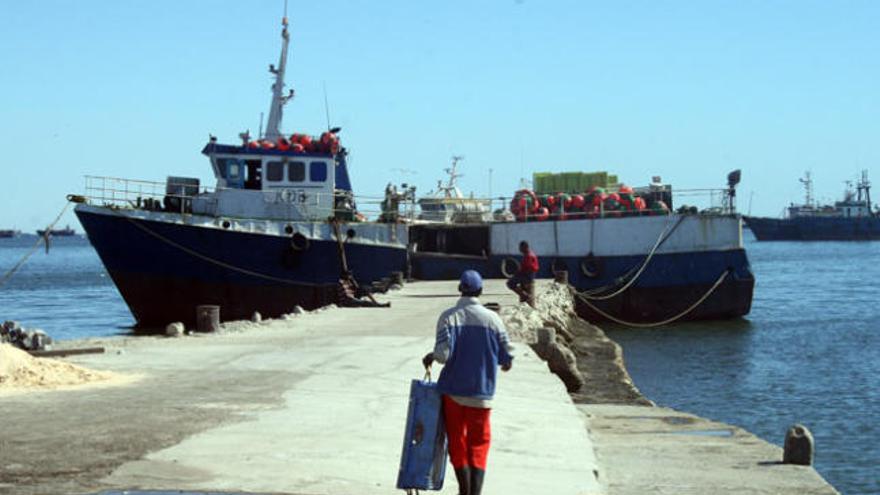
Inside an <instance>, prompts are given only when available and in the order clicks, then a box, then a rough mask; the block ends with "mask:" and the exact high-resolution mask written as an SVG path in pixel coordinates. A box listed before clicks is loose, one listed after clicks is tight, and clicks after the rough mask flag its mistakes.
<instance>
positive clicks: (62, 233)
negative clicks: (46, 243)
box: [37, 225, 76, 237]
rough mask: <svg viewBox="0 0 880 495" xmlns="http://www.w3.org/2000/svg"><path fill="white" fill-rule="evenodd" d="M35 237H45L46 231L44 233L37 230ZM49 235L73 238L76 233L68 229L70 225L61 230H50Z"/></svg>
mask: <svg viewBox="0 0 880 495" xmlns="http://www.w3.org/2000/svg"><path fill="white" fill-rule="evenodd" d="M37 235H38V236H41V237H42V236H45V235H46V231H45V230H38V231H37ZM49 235H50V236H52V237H70V236H74V235H76V231H75V230H73V229H72V228H70V225H67V226H66V227H64V228H63V229H52V230H50V231H49Z"/></svg>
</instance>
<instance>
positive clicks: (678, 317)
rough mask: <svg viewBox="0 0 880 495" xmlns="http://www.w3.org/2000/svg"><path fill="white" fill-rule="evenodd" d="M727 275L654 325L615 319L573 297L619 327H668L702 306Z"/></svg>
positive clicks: (584, 299)
mask: <svg viewBox="0 0 880 495" xmlns="http://www.w3.org/2000/svg"><path fill="white" fill-rule="evenodd" d="M729 274H730V270H724V271H723V272H722V273H721V276H720V277H718V280H716V281H715V283H714V284H713V285H712V287H710V288H709V290H708V291H706V293H705V294H703V297H701V298H700V299H698V300H697V302H695V303H693V304H692V305H690V306H689V307H688V308H687V309H685V310H684V311H682V312H681V313H679V314H677V315H675V316H673V317H672V318H667V319H665V320H663V321H658V322H655V323H637V322H631V321H625V320H622V319H620V318H617V317H615V316H612V315H610V314H608V313H606V312H605V311H602V310H601V309H599V308H597V307H596V306H595V305H594V304H593V303H591V302H590V301H589V300H588V299H586V298H584V297H582V296H581V294H579V293H578V292H577V291H575V295H576V296H577V297H578V299H580V300H581V301H583V303H584V304H586V305H587V306H588V307H589V308H590V309H592V310H593V311H595V312H596V313H598V314H599V315H601V316H603V317H605V318H606V319H608V320H611V321H613V322H614V323H619V324H621V325H624V326H628V327H633V328H653V327H659V326H663V325H668V324H670V323H672V322H674V321H677V320H679V319H681V318H684V317H685V316H687V315H688V314H689V313H690V312H691V311H693V310H695V309H696V308H697V307H698V306H699V305H700V304H703V301H705V300H706V299H707V298H708V297H709V296H711V295H712V293H714V292H715V289H717V288H718V286H719V285H721V283H722V282H724V280H725V279H726V278H727V276H728V275H729Z"/></svg>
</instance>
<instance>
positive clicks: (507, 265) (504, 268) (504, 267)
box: [501, 256, 519, 278]
mask: <svg viewBox="0 0 880 495" xmlns="http://www.w3.org/2000/svg"><path fill="white" fill-rule="evenodd" d="M511 268H512V269H511ZM518 271H519V261H516V259H514V258H512V257H510V256H508V257H507V258H504V259H503V260H501V274H502V275H504V278H511V277H513V276H514V274H516V272H518Z"/></svg>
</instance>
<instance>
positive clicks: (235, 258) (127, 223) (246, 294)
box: [69, 16, 408, 328]
mask: <svg viewBox="0 0 880 495" xmlns="http://www.w3.org/2000/svg"><path fill="white" fill-rule="evenodd" d="M281 24H282V26H281V38H282V40H281V42H282V45H281V54H280V57H279V63H278V66H277V67H276V66H274V65H270V68H269V70H270V72H271V73H272V75H273V76H274V83H273V85H272V99H271V103H270V108H269V117H268V120H267V125H266V128H265V131H263V130H262V129H261V130H260V132H259V133H258V136H256V137H254V138H252V137H251V135H250V133H249V132H243V133H241V134H240V135H239V138H240V142H238V143H235V144H221V143H220V142H219V141H218V140H217V138H216V137H213V136H211V137H210V139H209V141H208V143H207V144H206V145H205V146H204V148H203V149H202V153H203V154H204V155H205V156H206V157H207V158H208V161H209V164H210V166H211V170H212V172H213V175H214V177H215V178H216V185H215V186H214V187H203V186H202V185H201V184H200V182H199V180H198V179H195V178H186V177H175V176H169V177H168V178H167V180H166V182H165V183H156V182H149V181H137V180H126V179H113V178H107V177H87V178H86V192H85V194H84V195H71V196H69V199H70V200H72V201H74V202H77V203H78V204H77V206H76V208H75V212H76V215H77V217H78V218H79V220H80V222H81V223H82V226H83V228H84V229H85V231H86V234H87V235H88V238H89V240H90V241H91V244H92V245H93V246H94V248H95V250H96V251H97V253H98V255H99V256H100V258H101V260H102V262H103V263H104V266H105V267H106V269H107V271H108V273H109V274H110V276H111V278H112V279H113V281H114V283H115V284H116V287H117V288H118V289H119V292H120V293H121V295H122V297H123V298H124V299H125V302H126V303H127V304H128V307H129V309H130V310H131V313H132V315H133V316H134V318H135V319H136V321H137V327H138V328H151V327H157V326H163V325H165V324H167V323H169V322H173V321H182V322H186V323H192V322H193V321H194V320H195V318H196V307H197V306H199V305H219V306H220V317H221V319H222V320H231V319H241V318H250V317H251V315H253V313H255V312H259V313H260V314H261V315H262V316H267V317H274V316H279V315H282V314H284V313H289V312H291V311H292V310H293V309H294V308H295V307H296V306H301V307H303V308H305V309H313V308H317V307H320V306H324V305H327V304H331V303H334V302H337V297H338V291H337V289H338V285H337V284H338V282H339V280H340V277H343V276H348V275H350V274H353V276H354V278H355V279H356V280H357V281H358V282H360V283H361V284H362V285H363V284H370V283H372V282H375V281H378V280H380V279H382V278H383V277H387V276H389V274H391V272H393V271H396V270H401V269H403V268H404V267H405V264H406V263H405V260H406V246H407V240H408V237H407V230H406V226H405V225H402V224H382V223H376V222H365V221H359V220H362V219H363V217H362V215H361V214H360V212H359V211H358V209H357V205H356V202H355V199H354V194H353V192H352V186H351V182H350V179H349V174H348V164H347V163H348V161H347V157H348V150H347V149H346V148H344V147H343V146H342V145H341V143H340V139H339V134H340V131H341V130H340V129H338V128H334V129H328V130H326V131H324V132H322V133H320V135H318V136H310V135H308V134H292V135H291V134H285V133H283V132H282V116H283V109H284V107H285V105H286V104H287V103H288V102H289V101H290V100H291V99H292V98H293V95H294V93H293V90H289V91H287V92H285V71H286V68H287V53H288V43H289V39H290V36H289V33H288V22H287V17H286V16H285V17H284V18H283V19H282V23H281ZM261 127H262V126H261Z"/></svg>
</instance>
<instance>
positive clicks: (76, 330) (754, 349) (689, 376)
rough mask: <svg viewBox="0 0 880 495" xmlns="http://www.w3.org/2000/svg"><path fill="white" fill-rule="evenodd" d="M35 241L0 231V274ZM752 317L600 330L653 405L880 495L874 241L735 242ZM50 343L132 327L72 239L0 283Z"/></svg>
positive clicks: (1, 299) (89, 255)
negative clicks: (804, 444) (794, 448)
mask: <svg viewBox="0 0 880 495" xmlns="http://www.w3.org/2000/svg"><path fill="white" fill-rule="evenodd" d="M35 241H36V237H35V236H22V237H19V238H16V239H0V276H2V274H4V273H6V270H8V269H9V268H10V267H12V266H13V265H14V264H15V263H16V262H17V261H18V260H19V259H20V258H21V257H22V256H24V254H25V253H26V252H27V251H28V250H29V249H30V247H31V246H32V245H33V243H34V242H35ZM747 249H748V254H749V258H750V260H751V263H752V269H753V271H754V273H755V276H756V277H757V279H758V283H757V286H756V288H755V297H754V303H753V306H752V312H751V314H750V315H749V316H748V317H747V318H746V319H743V320H739V321H733V322H722V323H718V322H712V323H689V324H682V325H674V326H670V327H667V328H664V329H659V330H623V329H614V328H606V329H607V330H608V333H609V335H610V336H611V337H612V338H613V339H615V340H617V341H618V342H620V343H621V345H622V346H623V348H624V352H625V357H626V363H627V367H628V369H629V371H630V373H631V374H632V376H633V379H634V380H635V382H636V384H637V385H638V387H639V388H640V389H641V390H642V392H643V393H644V394H645V395H647V396H648V397H650V398H651V399H652V400H654V401H656V402H657V403H658V404H660V405H665V406H670V407H674V408H676V409H680V410H684V411H688V412H692V413H694V414H697V415H700V416H705V417H708V418H712V419H715V420H719V421H723V422H726V423H732V424H736V425H739V426H742V427H744V428H746V429H747V430H749V431H751V432H753V433H755V434H757V435H759V436H760V437H762V438H764V439H765V440H768V441H770V442H773V443H776V444H780V445H781V443H782V440H783V438H784V435H785V431H786V429H787V428H788V427H789V426H790V425H791V424H793V423H795V422H801V423H803V424H805V425H807V426H808V427H809V428H810V429H811V430H812V432H813V435H814V436H815V439H816V445H817V451H816V468H817V469H818V470H819V472H820V473H822V475H823V476H825V478H826V479H827V480H828V481H829V482H831V483H832V484H833V485H834V486H835V487H837V488H838V489H839V490H841V491H842V492H843V493H845V494H847V495H856V494H869V493H871V494H876V493H880V481H878V480H880V475H878V472H880V469H878V466H880V442H878V441H877V438H878V437H880V427H878V423H880V386H878V378H880V334H878V330H880V328H878V326H880V325H878V322H880V297H878V296H880V242H876V243H758V242H755V241H754V240H748V241H747ZM4 319H15V320H19V321H21V322H22V323H23V324H24V325H25V326H27V327H38V328H42V329H43V330H45V331H46V332H48V333H49V334H50V335H51V336H52V337H53V338H55V339H73V338H79V337H87V336H106V335H115V334H120V333H128V332H129V329H128V327H129V326H130V325H132V324H133V323H134V320H133V319H132V317H131V315H130V314H129V312H128V309H127V308H126V306H125V303H124V301H123V300H122V298H121V297H120V296H119V293H118V292H117V291H116V289H115V288H114V286H113V283H112V281H111V280H110V279H109V277H108V276H107V274H106V272H105V271H104V268H103V266H102V265H101V262H100V260H99V259H98V256H97V255H96V254H95V251H94V250H93V249H92V247H91V246H90V245H89V243H88V241H86V240H85V239H84V238H82V237H76V238H59V239H56V240H54V241H53V243H52V248H51V250H50V252H49V254H48V255H47V254H45V252H44V251H43V249H42V247H41V248H40V251H38V252H36V253H35V254H34V255H33V256H32V257H31V258H30V260H29V261H28V262H27V263H26V264H25V265H24V266H23V267H22V268H21V270H20V271H19V272H18V273H17V274H16V275H15V276H14V277H12V278H11V279H10V280H9V282H7V283H6V285H5V286H2V287H0V320H4Z"/></svg>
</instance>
